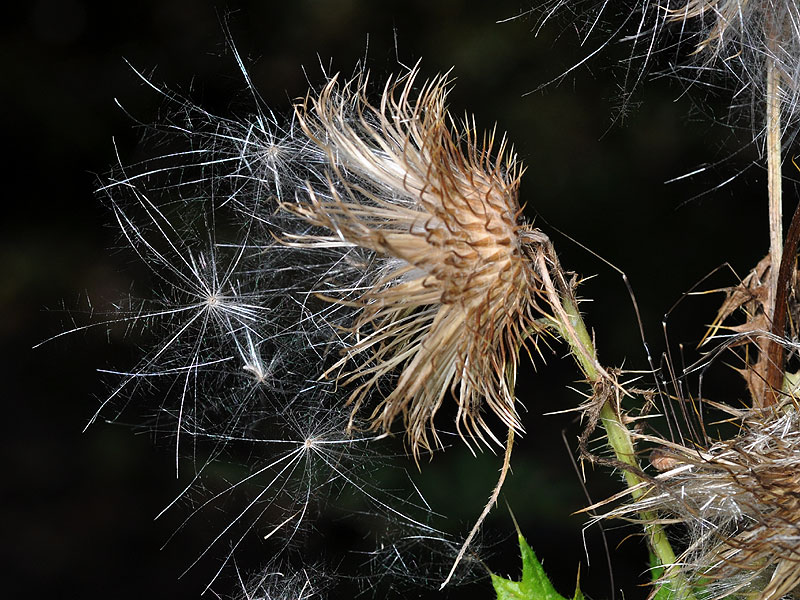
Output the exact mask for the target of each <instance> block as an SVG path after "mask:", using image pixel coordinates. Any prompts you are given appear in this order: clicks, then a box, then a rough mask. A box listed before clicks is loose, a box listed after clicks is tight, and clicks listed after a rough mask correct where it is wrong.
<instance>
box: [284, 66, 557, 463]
mask: <svg viewBox="0 0 800 600" xmlns="http://www.w3.org/2000/svg"><path fill="white" fill-rule="evenodd" d="M416 77H417V71H416V70H414V71H412V72H410V73H409V74H408V75H407V76H405V77H403V78H400V79H398V80H395V81H390V82H389V83H387V85H386V87H385V88H384V91H383V94H382V96H381V99H380V103H379V104H378V105H377V106H374V105H371V104H370V103H369V102H368V100H367V99H366V88H367V77H366V76H364V77H360V78H357V79H355V80H353V81H350V82H348V83H345V84H343V85H342V84H340V83H339V81H338V79H337V78H336V77H334V78H333V79H332V80H331V81H330V82H329V83H328V84H327V85H326V86H325V87H324V89H323V90H322V91H321V93H320V94H319V95H318V96H317V97H316V98H307V99H306V100H305V102H303V103H302V104H301V105H299V106H298V107H297V115H298V119H299V122H300V125H301V127H302V128H303V130H304V132H305V133H306V134H307V135H308V136H309V137H310V138H311V139H312V140H313V141H314V142H315V143H316V144H318V145H319V147H320V148H323V149H324V150H325V152H326V153H327V155H328V158H329V163H330V166H329V170H328V172H327V174H326V178H327V182H326V184H325V185H323V186H313V185H309V186H308V194H307V198H306V199H304V198H300V199H299V200H298V201H297V202H296V203H294V204H290V205H287V206H286V207H287V208H288V209H289V210H291V211H292V212H294V213H295V214H297V215H299V216H301V217H302V218H303V219H305V220H306V221H307V222H308V223H309V224H311V225H314V226H318V227H321V228H324V230H323V231H322V232H320V233H318V234H315V235H307V236H302V237H297V236H295V237H293V238H291V243H295V244H297V243H299V244H308V245H312V246H313V245H317V246H328V247H330V246H336V245H339V246H345V247H347V246H358V247H361V248H365V249H368V250H370V251H373V252H374V253H376V255H377V256H378V257H379V258H380V260H379V261H378V262H377V263H376V265H375V266H374V268H373V269H372V272H371V273H369V275H368V276H367V278H366V279H365V283H364V286H363V288H361V289H359V290H358V294H357V295H356V297H355V298H353V296H352V294H351V295H349V296H348V297H347V299H343V298H342V297H341V296H344V294H341V295H340V298H339V299H338V301H339V302H347V303H349V304H350V305H352V306H354V307H355V308H356V309H357V311H358V312H357V317H356V319H355V322H354V324H353V326H352V330H351V333H352V336H353V337H352V339H353V342H352V344H350V345H349V347H348V348H347V349H346V356H345V358H343V359H342V361H340V362H339V363H338V364H337V366H336V368H337V369H338V375H337V379H338V381H339V382H341V383H351V382H354V381H358V385H357V387H356V389H355V391H354V392H353V393H352V395H351V396H350V398H349V402H351V403H352V404H353V410H354V413H355V411H358V410H359V409H360V408H361V406H362V404H363V403H364V401H365V399H366V398H367V396H368V395H369V394H370V392H372V391H373V390H376V389H379V388H380V385H381V384H380V382H381V379H382V378H383V376H384V375H387V374H390V373H395V374H398V373H399V375H398V378H397V381H396V385H395V386H394V388H393V389H392V391H391V392H390V393H388V394H387V395H386V396H385V397H384V398H383V399H382V401H381V402H380V405H379V406H378V407H377V408H375V410H374V411H373V413H372V416H371V420H372V422H373V426H374V427H376V428H383V429H386V430H388V428H389V427H390V425H391V424H392V422H393V421H394V420H395V418H397V417H399V416H402V418H403V421H404V424H405V430H406V432H407V435H408V440H409V442H410V444H411V448H412V450H413V452H414V454H415V456H417V455H418V453H419V450H420V449H421V448H422V449H427V450H430V449H431V448H432V443H431V440H430V439H429V432H432V433H433V438H434V442H435V443H436V444H438V438H437V436H436V432H435V429H434V426H433V419H434V416H435V415H436V412H437V411H438V410H439V408H440V407H441V406H442V403H443V401H444V399H445V397H446V395H447V394H448V391H451V392H452V394H453V396H454V397H455V398H456V400H457V402H458V415H457V428H458V430H459V432H460V434H461V435H462V437H465V438H473V439H474V438H477V439H480V440H482V441H484V442H485V441H487V440H486V437H487V436H488V437H489V438H491V439H494V440H496V438H495V437H494V435H493V434H492V432H491V430H490V428H489V425H488V424H487V423H486V421H485V420H484V414H483V413H484V407H488V409H490V410H491V411H492V412H493V413H495V414H496V415H497V416H498V417H499V418H500V419H501V421H502V422H503V423H504V424H505V425H507V426H508V427H510V428H514V429H517V430H521V429H522V427H521V424H520V420H519V417H518V414H517V410H516V406H515V401H514V391H513V386H514V381H515V376H516V368H517V362H518V355H519V352H520V348H521V346H523V345H524V344H525V342H526V341H527V340H532V339H534V338H533V336H534V334H536V333H537V332H540V331H542V330H543V329H544V326H543V325H542V324H541V321H540V320H541V319H542V318H543V317H545V316H546V315H547V313H548V312H549V311H548V305H547V302H546V301H544V300H543V292H542V291H541V290H542V278H541V273H540V272H538V271H537V267H536V266H535V265H536V264H537V262H538V264H550V265H555V264H556V260H555V257H554V255H553V253H552V250H551V246H550V244H549V242H548V240H547V238H546V236H545V235H544V234H542V233H541V232H539V231H538V230H536V229H532V228H531V227H530V226H529V225H526V224H524V222H522V220H521V212H522V211H521V209H520V205H519V201H518V194H519V182H520V176H521V174H522V169H521V167H520V165H519V163H518V162H517V161H516V156H515V155H514V152H513V150H509V149H508V148H507V144H506V141H505V139H502V140H501V141H500V142H499V143H498V142H497V141H496V137H495V133H494V132H492V133H490V134H487V135H484V136H483V137H479V136H478V134H477V133H476V131H475V125H474V122H473V121H470V120H465V121H463V122H462V123H456V122H455V121H454V119H453V118H452V117H451V116H450V114H449V113H448V111H447V107H446V97H447V89H448V88H447V78H446V76H443V75H442V76H438V77H436V78H434V79H433V80H431V81H429V82H427V83H426V84H424V85H423V86H422V88H421V90H420V91H419V93H418V95H417V96H416V98H414V95H413V92H414V84H415V81H416ZM544 256H547V258H548V260H549V261H550V262H549V263H547V261H544V260H538V261H537V257H544ZM559 273H560V272H559ZM559 277H561V276H560V274H559ZM351 361H352V362H355V363H357V366H355V367H345V364H346V363H350V362H351Z"/></svg>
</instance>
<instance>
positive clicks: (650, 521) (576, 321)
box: [560, 297, 694, 600]
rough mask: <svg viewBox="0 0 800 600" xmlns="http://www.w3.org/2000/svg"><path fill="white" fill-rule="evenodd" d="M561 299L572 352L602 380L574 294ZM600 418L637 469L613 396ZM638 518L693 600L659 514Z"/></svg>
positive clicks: (629, 478)
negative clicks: (568, 325)
mask: <svg viewBox="0 0 800 600" xmlns="http://www.w3.org/2000/svg"><path fill="white" fill-rule="evenodd" d="M561 301H562V306H563V307H564V311H565V312H566V314H567V316H568V317H569V320H570V326H571V327H570V328H567V327H560V330H561V334H562V337H563V338H564V339H565V340H566V341H567V343H569V345H570V348H571V349H572V355H573V356H574V357H575V360H576V361H577V362H578V365H579V366H580V368H581V370H582V371H583V373H584V374H585V375H586V378H587V379H588V380H589V382H590V383H592V384H597V383H600V382H601V380H602V378H603V373H602V372H601V370H600V369H599V368H598V362H597V351H596V350H595V347H594V342H593V341H592V337H591V336H590V335H589V331H588V330H587V329H586V324H585V322H584V321H583V318H582V317H581V314H580V312H579V311H578V308H577V306H575V302H574V300H573V299H572V298H570V297H562V299H561ZM600 420H601V422H602V423H603V427H604V428H605V431H606V438H607V439H608V445H609V446H611V448H612V450H613V451H614V455H615V456H616V458H617V460H618V461H620V462H622V463H625V464H626V465H630V466H631V467H633V468H634V469H637V470H638V469H639V464H638V461H637V460H636V454H635V451H634V448H633V439H632V438H631V433H630V431H629V430H628V428H627V427H626V426H625V424H624V423H623V422H622V419H621V417H620V414H619V413H618V412H617V410H616V408H615V407H614V405H613V403H612V402H611V401H610V400H609V401H606V403H605V404H604V405H603V407H602V408H601V410H600ZM624 476H625V481H626V483H627V484H628V487H629V488H631V496H632V497H633V499H634V500H638V499H639V498H641V497H642V496H643V495H644V494H645V493H646V489H645V488H644V487H642V486H641V485H640V484H641V483H643V480H642V479H641V478H640V477H639V476H638V475H636V473H635V472H634V471H632V470H627V469H626V470H624ZM639 518H640V519H641V520H642V522H643V526H644V530H645V533H646V534H647V539H648V541H649V543H650V548H651V550H652V552H653V554H654V555H655V556H656V558H657V559H658V561H659V563H660V564H661V565H663V566H666V567H667V571H666V575H665V577H666V579H667V580H668V581H670V582H671V584H672V586H673V590H672V591H673V592H674V594H675V595H674V598H676V599H683V600H694V596H693V594H692V592H691V589H690V587H689V583H688V582H687V581H686V578H685V577H684V576H683V574H682V573H681V572H680V568H679V567H678V566H677V564H676V558H675V552H674V550H673V549H672V546H671V545H670V543H669V540H668V539H667V535H666V533H665V532H664V528H663V527H662V526H661V525H660V524H658V523H656V522H655V521H656V518H657V516H656V515H655V514H654V513H652V512H649V511H643V512H640V513H639Z"/></svg>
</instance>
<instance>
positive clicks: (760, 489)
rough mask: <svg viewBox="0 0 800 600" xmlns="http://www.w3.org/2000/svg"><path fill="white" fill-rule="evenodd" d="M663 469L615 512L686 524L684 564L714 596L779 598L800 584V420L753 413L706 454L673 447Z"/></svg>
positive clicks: (664, 454) (774, 412)
mask: <svg viewBox="0 0 800 600" xmlns="http://www.w3.org/2000/svg"><path fill="white" fill-rule="evenodd" d="M653 463H654V465H656V466H657V468H659V467H660V469H659V470H665V469H666V470H665V472H663V473H661V474H660V475H659V476H658V477H657V478H656V480H655V484H654V485H653V487H652V489H651V490H650V491H649V492H648V493H646V494H644V495H643V496H642V497H641V498H640V499H639V500H638V501H637V502H634V503H632V504H629V505H627V506H624V507H620V508H618V509H616V510H615V511H613V514H616V515H621V514H633V513H634V512H638V511H643V510H644V511H650V510H655V511H658V512H659V513H660V514H661V515H665V516H671V517H673V518H674V519H675V520H677V521H678V522H681V523H684V524H685V525H686V526H687V528H688V531H689V545H688V547H687V549H686V551H685V552H684V554H683V555H682V556H681V557H679V558H678V563H679V564H681V565H682V566H683V567H684V572H686V573H688V574H689V575H690V576H691V578H692V579H693V580H694V581H695V582H696V583H697V584H700V585H703V586H704V587H705V589H706V591H707V592H708V593H709V594H710V596H711V597H712V598H722V597H725V596H731V595H742V596H744V595H747V597H754V598H759V599H760V600H776V599H778V598H780V597H782V596H785V595H786V594H788V593H790V592H792V590H794V589H795V588H796V587H797V586H798V585H800V493H799V492H798V490H800V415H798V413H797V411H796V409H795V408H794V407H791V406H790V407H789V408H786V407H782V408H779V409H775V408H772V409H767V410H764V411H755V410H754V411H751V412H749V413H748V414H747V415H746V417H745V422H744V428H743V430H742V433H741V434H740V435H739V436H737V437H735V438H733V439H731V440H725V441H719V442H716V443H714V444H712V445H711V446H710V447H708V448H707V449H689V448H682V447H680V446H677V445H674V444H668V445H667V446H665V449H664V450H662V451H659V452H658V454H657V457H656V460H654V461H653Z"/></svg>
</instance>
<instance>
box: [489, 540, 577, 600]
mask: <svg viewBox="0 0 800 600" xmlns="http://www.w3.org/2000/svg"><path fill="white" fill-rule="evenodd" d="M517 535H518V537H519V552H520V554H521V555H522V580H520V581H511V580H510V579H505V578H503V577H499V576H497V575H495V574H494V573H492V574H491V575H492V585H493V586H494V591H495V592H496V593H497V600H568V599H567V598H565V597H564V596H561V595H560V594H559V593H558V592H556V589H555V588H554V587H553V584H552V583H550V580H549V579H548V578H547V575H545V572H544V569H543V568H542V565H541V563H540V562H539V560H538V559H537V558H536V554H535V553H534V552H533V550H531V547H530V546H529V545H528V542H526V541H525V538H524V537H522V534H521V533H518V534H517ZM572 600H584V599H583V593H582V592H581V588H580V571H578V582H577V583H576V584H575V596H574V597H573V598H572Z"/></svg>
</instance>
